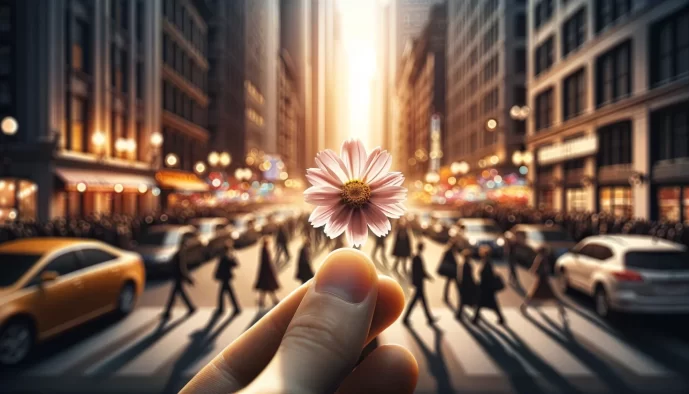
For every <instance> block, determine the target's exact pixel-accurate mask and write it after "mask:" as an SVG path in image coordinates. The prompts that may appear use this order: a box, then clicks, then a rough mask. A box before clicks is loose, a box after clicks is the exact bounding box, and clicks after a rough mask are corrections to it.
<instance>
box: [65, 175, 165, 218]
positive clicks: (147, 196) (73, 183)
mask: <svg viewBox="0 0 689 394" xmlns="http://www.w3.org/2000/svg"><path fill="white" fill-rule="evenodd" d="M55 173H56V175H57V178H58V182H57V183H58V185H57V186H58V187H57V188H56V192H55V196H54V199H53V213H54V216H67V217H79V216H85V215H89V214H93V213H102V214H111V213H118V214H124V215H131V216H136V215H139V214H142V213H145V212H151V211H155V210H156V209H157V206H158V204H157V194H159V193H157V192H156V185H155V180H154V179H153V177H151V176H146V175H141V174H123V173H112V172H106V171H96V170H85V169H78V168H57V169H56V170H55Z"/></svg>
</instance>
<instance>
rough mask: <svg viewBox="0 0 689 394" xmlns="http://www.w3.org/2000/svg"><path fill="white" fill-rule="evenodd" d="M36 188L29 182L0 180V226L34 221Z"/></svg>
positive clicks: (13, 179) (23, 180)
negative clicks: (19, 221) (10, 222)
mask: <svg viewBox="0 0 689 394" xmlns="http://www.w3.org/2000/svg"><path fill="white" fill-rule="evenodd" d="M37 191H38V186H37V185H36V184H35V183H34V182H32V181H29V180H25V179H17V178H2V179H0V224H2V223H5V222H8V221H13V220H34V219H36V206H37Z"/></svg>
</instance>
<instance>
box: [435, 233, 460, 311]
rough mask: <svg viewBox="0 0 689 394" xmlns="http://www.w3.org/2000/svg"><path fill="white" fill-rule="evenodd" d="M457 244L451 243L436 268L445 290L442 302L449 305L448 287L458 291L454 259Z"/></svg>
mask: <svg viewBox="0 0 689 394" xmlns="http://www.w3.org/2000/svg"><path fill="white" fill-rule="evenodd" d="M456 250H457V244H456V243H455V242H451V243H450V244H449V246H448V248H447V249H446V250H445V253H444V254H443V258H442V259H441V260H440V265H439V266H438V275H440V276H444V277H445V289H444V290H443V301H445V303H446V304H447V305H450V285H452V284H454V285H455V286H456V289H457V290H459V281H458V280H457V259H456V258H455V251H456Z"/></svg>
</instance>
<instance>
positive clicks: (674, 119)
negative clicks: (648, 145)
mask: <svg viewBox="0 0 689 394" xmlns="http://www.w3.org/2000/svg"><path fill="white" fill-rule="evenodd" d="M688 112H689V102H683V103H680V104H677V105H674V106H671V107H667V108H664V109H661V110H658V111H655V112H653V113H652V114H651V124H652V127H653V129H654V130H655V133H654V134H653V136H652V137H653V150H652V152H653V156H654V158H653V160H654V161H656V162H657V161H662V160H671V159H680V158H685V157H689V135H688V134H689V117H688V116H687V113H688Z"/></svg>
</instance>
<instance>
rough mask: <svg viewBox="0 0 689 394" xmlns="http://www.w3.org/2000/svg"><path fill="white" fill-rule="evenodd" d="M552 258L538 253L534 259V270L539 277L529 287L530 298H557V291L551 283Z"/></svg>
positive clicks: (537, 299)
mask: <svg viewBox="0 0 689 394" xmlns="http://www.w3.org/2000/svg"><path fill="white" fill-rule="evenodd" d="M550 264H551V263H550V258H549V257H547V256H543V255H540V254H539V255H537V256H536V258H535V259H534V266H533V268H532V270H533V271H535V272H536V274H537V275H538V277H537V278H536V281H535V282H534V284H533V285H532V286H531V289H529V293H528V295H527V297H528V298H529V300H534V301H545V300H554V299H557V296H556V295H555V291H554V290H553V287H552V285H551V284H550Z"/></svg>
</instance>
